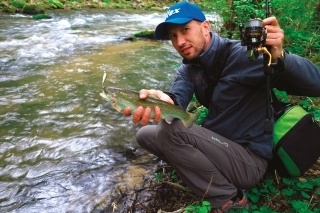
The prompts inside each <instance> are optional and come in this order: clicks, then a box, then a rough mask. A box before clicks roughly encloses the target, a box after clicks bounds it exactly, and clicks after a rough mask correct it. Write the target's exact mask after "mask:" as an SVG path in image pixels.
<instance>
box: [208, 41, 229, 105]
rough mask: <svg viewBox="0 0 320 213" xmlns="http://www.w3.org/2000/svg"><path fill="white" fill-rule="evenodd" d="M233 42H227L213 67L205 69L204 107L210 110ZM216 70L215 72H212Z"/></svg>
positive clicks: (217, 54)
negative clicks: (213, 95)
mask: <svg viewBox="0 0 320 213" xmlns="http://www.w3.org/2000/svg"><path fill="white" fill-rule="evenodd" d="M232 44H233V42H230V41H227V42H225V43H224V44H223V45H222V47H221V48H220V49H219V50H218V51H217V52H216V59H215V60H214V62H213V66H212V67H210V68H207V69H205V74H206V77H207V84H208V86H207V89H206V91H205V103H204V106H205V107H206V108H209V106H210V102H211V97H212V94H213V91H214V88H215V87H216V86H217V84H218V81H219V78H220V76H221V73H222V70H223V69H224V66H225V64H226V61H227V59H228V58H229V55H230V52H231V48H232ZM212 69H214V70H212Z"/></svg>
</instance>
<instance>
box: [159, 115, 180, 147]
mask: <svg viewBox="0 0 320 213" xmlns="http://www.w3.org/2000/svg"><path fill="white" fill-rule="evenodd" d="M182 131H185V127H184V126H183V123H182V122H181V121H180V120H178V119H174V120H173V121H172V122H171V123H170V124H169V123H167V122H166V121H165V120H162V121H161V122H160V123H159V124H158V127H157V142H158V145H159V147H160V148H161V149H166V148H169V147H171V146H172V144H173V143H176V141H175V142H174V141H173V138H177V137H179V135H180V133H181V132H182ZM179 141H180V140H179Z"/></svg>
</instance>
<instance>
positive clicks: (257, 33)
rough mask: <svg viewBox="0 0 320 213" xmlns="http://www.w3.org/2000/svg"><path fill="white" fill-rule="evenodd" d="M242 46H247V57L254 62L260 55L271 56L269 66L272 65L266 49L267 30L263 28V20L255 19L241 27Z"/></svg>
mask: <svg viewBox="0 0 320 213" xmlns="http://www.w3.org/2000/svg"><path fill="white" fill-rule="evenodd" d="M239 30H240V38H241V45H242V46H247V56H248V58H249V60H251V61H254V60H256V59H257V58H258V56H259V54H260V53H265V54H267V55H268V56H269V62H268V66H270V64H271V54H270V52H269V51H268V49H267V48H266V47H265V43H266V39H267V29H266V28H265V27H262V20H261V19H258V18H255V19H250V20H249V21H247V23H246V24H245V25H243V24H240V25H239Z"/></svg>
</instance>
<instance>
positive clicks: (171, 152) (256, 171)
mask: <svg viewBox="0 0 320 213" xmlns="http://www.w3.org/2000/svg"><path fill="white" fill-rule="evenodd" d="M226 128H227V127H226ZM136 137H137V141H138V143H139V145H140V146H141V147H143V148H144V149H146V150H147V151H149V152H151V153H153V154H154V155H156V156H158V157H159V158H161V159H163V160H164V161H166V162H167V163H169V164H170V166H172V167H173V168H174V169H175V170H176V172H177V174H178V175H179V177H180V178H181V180H182V181H183V182H184V183H185V184H186V185H187V186H188V187H189V188H190V189H191V190H192V191H193V192H194V193H195V194H196V195H197V196H199V197H201V198H202V197H203V196H204V195H205V193H206V191H207V190H208V192H207V194H206V196H205V200H207V201H209V202H210V203H211V206H212V207H213V208H218V207H220V206H221V205H223V204H224V203H226V202H227V201H229V200H230V199H231V198H233V197H234V196H235V195H236V193H237V189H250V188H252V187H254V186H255V185H256V184H257V183H258V182H259V181H260V180H261V179H262V178H263V175H264V174H265V172H266V170H267V165H268V162H267V160H266V159H264V158H262V157H260V156H259V155H257V154H255V153H253V152H251V151H250V150H249V149H247V148H245V147H242V146H241V145H239V144H237V143H235V142H232V141H230V140H228V139H227V138H224V137H222V136H220V135H218V134H216V133H214V132H212V131H210V130H208V129H205V128H203V127H201V126H197V125H193V126H192V127H190V128H185V127H184V126H183V124H182V122H181V121H180V120H178V119H175V120H173V122H172V123H171V124H168V123H167V122H165V121H161V122H160V123H159V124H158V125H148V126H144V127H142V128H141V129H140V130H139V131H138V133H137V136H136ZM210 181H212V182H211V184H210V186H209V183H210Z"/></svg>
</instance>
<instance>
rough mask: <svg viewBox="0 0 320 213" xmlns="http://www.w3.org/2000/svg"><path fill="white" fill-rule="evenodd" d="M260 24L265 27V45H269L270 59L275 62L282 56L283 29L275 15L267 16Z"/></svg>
mask: <svg viewBox="0 0 320 213" xmlns="http://www.w3.org/2000/svg"><path fill="white" fill-rule="evenodd" d="M262 26H263V27H265V28H266V29H267V39H266V45H269V46H270V47H271V49H270V53H271V55H272V61H273V62H276V61H277V60H278V57H279V56H282V51H283V48H282V45H283V41H284V31H283V30H282V29H281V28H280V25H279V23H278V20H277V19H276V17H269V18H266V19H264V20H263V22H262Z"/></svg>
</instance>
